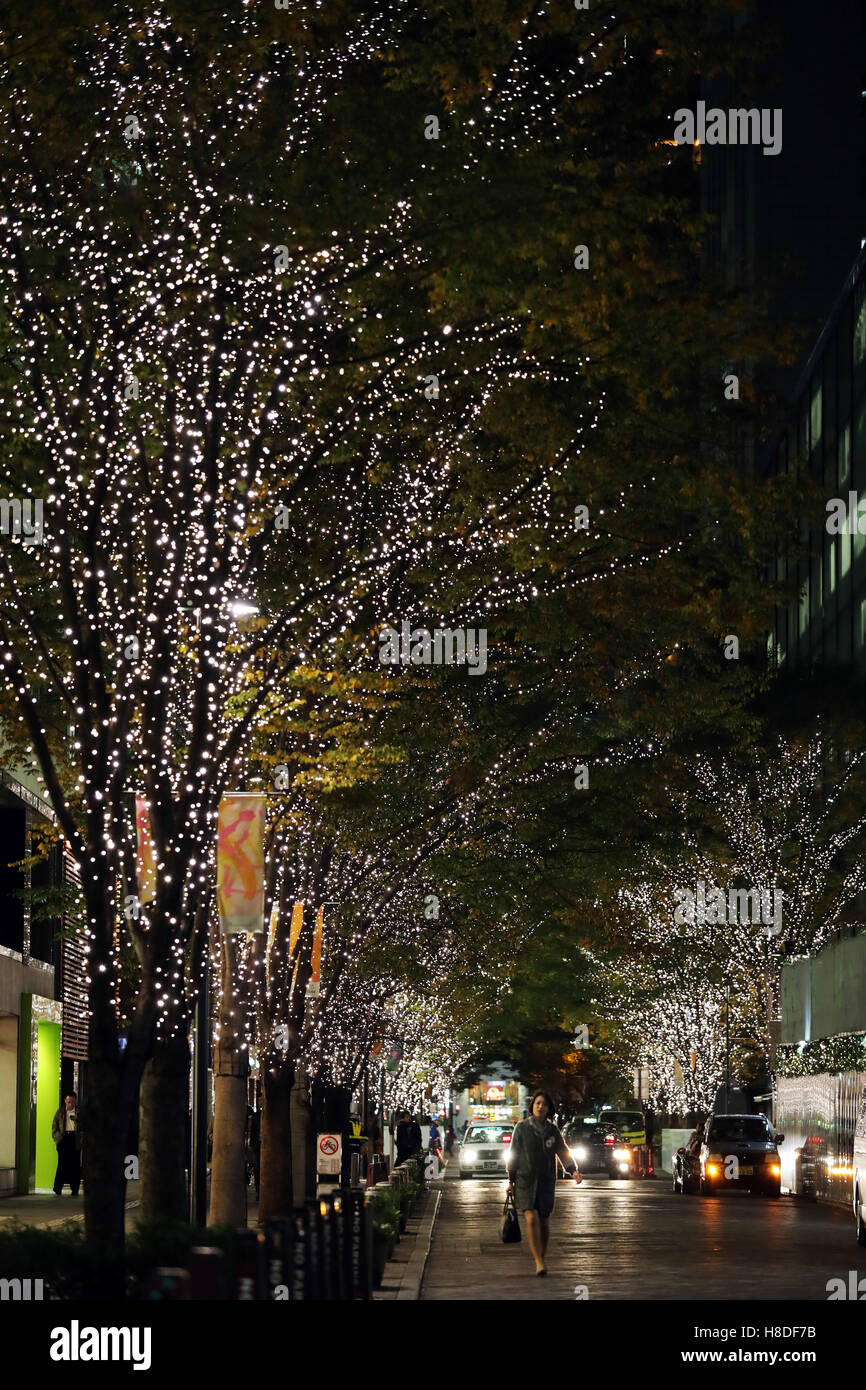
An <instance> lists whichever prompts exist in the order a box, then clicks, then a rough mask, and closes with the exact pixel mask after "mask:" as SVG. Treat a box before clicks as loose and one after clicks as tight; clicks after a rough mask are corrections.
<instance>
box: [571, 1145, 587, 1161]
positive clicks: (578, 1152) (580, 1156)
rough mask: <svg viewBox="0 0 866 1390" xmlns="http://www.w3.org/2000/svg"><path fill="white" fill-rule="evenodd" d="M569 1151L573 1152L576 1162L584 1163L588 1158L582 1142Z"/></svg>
mask: <svg viewBox="0 0 866 1390" xmlns="http://www.w3.org/2000/svg"><path fill="white" fill-rule="evenodd" d="M568 1152H569V1153H570V1154H571V1156H572V1158H573V1159H574V1161H575V1163H582V1162H583V1161H584V1159H585V1158H586V1149H585V1148H584V1147H583V1145H582V1144H578V1145H577V1146H576V1147H575V1148H573V1149H569V1151H568Z"/></svg>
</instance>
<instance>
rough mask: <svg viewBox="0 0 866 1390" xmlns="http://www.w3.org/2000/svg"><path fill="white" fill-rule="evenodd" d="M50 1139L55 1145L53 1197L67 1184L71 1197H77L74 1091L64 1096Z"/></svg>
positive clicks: (77, 1128)
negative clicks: (55, 1163) (55, 1159)
mask: <svg viewBox="0 0 866 1390" xmlns="http://www.w3.org/2000/svg"><path fill="white" fill-rule="evenodd" d="M51 1138H52V1139H53V1140H54V1143H55V1144H56V1145H57V1174H56V1176H55V1178H54V1192H55V1195H56V1196H58V1197H60V1196H61V1195H62V1192H63V1184H64V1183H67V1182H68V1183H69V1186H70V1188H71V1189H72V1195H73V1197H77V1196H78V1189H79V1187H80V1186H81V1126H80V1124H79V1122H78V1097H77V1096H76V1094H75V1092H74V1091H70V1093H69V1095H68V1096H64V1098H63V1104H62V1105H61V1107H60V1109H59V1110H58V1111H57V1113H56V1115H55V1116H54V1119H53V1120H52V1121H51Z"/></svg>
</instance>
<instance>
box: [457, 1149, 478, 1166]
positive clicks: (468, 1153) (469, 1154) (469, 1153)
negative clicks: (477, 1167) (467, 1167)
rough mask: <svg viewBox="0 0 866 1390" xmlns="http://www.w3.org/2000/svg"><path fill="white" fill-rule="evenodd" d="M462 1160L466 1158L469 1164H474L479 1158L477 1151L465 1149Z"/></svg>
mask: <svg viewBox="0 0 866 1390" xmlns="http://www.w3.org/2000/svg"><path fill="white" fill-rule="evenodd" d="M460 1156H461V1158H465V1159H466V1162H467V1163H474V1162H475V1160H476V1159H477V1157H478V1150H477V1149H464V1150H463V1152H462V1154H461V1155H460Z"/></svg>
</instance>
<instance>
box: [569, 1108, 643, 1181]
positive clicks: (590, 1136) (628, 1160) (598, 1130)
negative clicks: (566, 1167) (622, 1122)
mask: <svg viewBox="0 0 866 1390" xmlns="http://www.w3.org/2000/svg"><path fill="white" fill-rule="evenodd" d="M563 1138H564V1139H565V1142H566V1144H567V1146H568V1150H569V1152H570V1154H571V1156H572V1158H573V1159H574V1161H575V1163H576V1164H577V1166H578V1168H579V1169H580V1171H581V1173H607V1175H608V1177H609V1178H631V1177H633V1176H634V1152H633V1150H632V1149H631V1148H630V1146H629V1145H628V1144H625V1143H623V1140H622V1136H621V1135H620V1132H619V1130H618V1129H617V1128H616V1125H609V1124H604V1123H602V1122H598V1123H596V1124H586V1123H585V1122H584V1121H582V1120H575V1121H574V1122H573V1123H572V1124H570V1125H567V1126H566V1130H565V1134H564V1135H563Z"/></svg>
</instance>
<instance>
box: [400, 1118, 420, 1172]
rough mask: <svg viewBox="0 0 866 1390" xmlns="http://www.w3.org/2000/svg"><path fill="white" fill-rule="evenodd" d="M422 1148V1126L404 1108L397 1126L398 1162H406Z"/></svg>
mask: <svg viewBox="0 0 866 1390" xmlns="http://www.w3.org/2000/svg"><path fill="white" fill-rule="evenodd" d="M420 1148H421V1127H420V1125H418V1124H416V1123H415V1121H414V1120H413V1119H412V1118H411V1116H410V1114H409V1111H408V1110H404V1111H403V1114H402V1115H401V1116H400V1123H399V1124H398V1126H397V1162H398V1163H404V1162H405V1161H406V1159H407V1158H411V1157H412V1155H413V1154H416V1153H417V1152H418V1150H419V1149H420Z"/></svg>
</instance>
